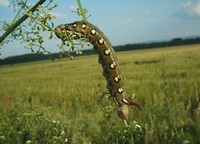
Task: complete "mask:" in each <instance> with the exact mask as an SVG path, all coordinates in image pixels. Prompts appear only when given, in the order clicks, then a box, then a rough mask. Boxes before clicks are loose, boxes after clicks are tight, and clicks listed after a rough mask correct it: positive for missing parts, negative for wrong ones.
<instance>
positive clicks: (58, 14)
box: [51, 12, 68, 18]
mask: <svg viewBox="0 0 200 144" xmlns="http://www.w3.org/2000/svg"><path fill="white" fill-rule="evenodd" d="M51 14H52V15H54V16H56V17H57V18H66V17H68V15H67V14H64V13H58V12H52V13H51Z"/></svg>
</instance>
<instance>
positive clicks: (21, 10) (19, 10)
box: [12, 0, 27, 24]
mask: <svg viewBox="0 0 200 144" xmlns="http://www.w3.org/2000/svg"><path fill="white" fill-rule="evenodd" d="M26 3H27V0H26V2H25V4H26ZM22 9H24V7H23V6H22V7H21V9H20V10H19V11H18V12H17V14H16V16H15V18H14V20H13V22H12V24H13V23H14V22H15V21H16V19H17V18H18V16H19V14H20V13H21V11H22Z"/></svg>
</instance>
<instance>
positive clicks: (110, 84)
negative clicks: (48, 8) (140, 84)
mask: <svg viewBox="0 0 200 144" xmlns="http://www.w3.org/2000/svg"><path fill="white" fill-rule="evenodd" d="M55 34H56V36H57V37H58V38H61V39H62V36H63V35H76V36H77V35H81V36H84V37H86V38H87V39H88V40H89V41H90V42H91V43H92V45H93V47H94V50H95V51H96V53H98V55H99V63H100V64H101V65H102V68H103V76H104V77H105V78H106V80H107V88H108V90H109V92H110V94H111V96H112V97H113V99H114V101H115V103H116V105H117V107H118V116H119V117H120V118H121V119H123V120H127V119H128V116H129V106H131V105H134V106H136V107H137V108H139V109H140V110H141V108H140V106H139V105H138V104H137V103H135V102H134V101H130V100H129V99H128V98H127V93H126V90H125V85H124V82H123V78H122V75H121V71H120V67H119V63H118V60H117V58H116V55H115V51H114V49H113V48H112V46H111V43H110V41H109V40H108V38H107V37H106V36H105V35H104V34H103V32H102V31H101V30H100V29H98V28H97V27H96V26H94V25H92V24H91V23H88V22H84V21H76V22H73V23H70V24H61V25H59V26H58V27H56V28H55Z"/></svg>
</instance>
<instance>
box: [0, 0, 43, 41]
mask: <svg viewBox="0 0 200 144" xmlns="http://www.w3.org/2000/svg"><path fill="white" fill-rule="evenodd" d="M45 1H46V0H39V1H38V2H37V3H36V4H35V5H34V6H33V7H32V8H31V9H30V10H29V11H28V12H27V13H29V12H32V13H33V12H34V11H35V10H36V8H37V7H38V6H39V5H42V4H43V3H44V2H45ZM27 13H26V14H24V15H23V16H22V17H21V18H20V19H19V20H17V21H16V22H15V23H13V24H11V25H10V26H9V27H8V28H7V30H6V32H5V33H4V34H3V35H2V36H1V37H0V43H1V42H2V41H3V40H4V39H5V38H6V37H7V36H8V35H9V34H10V33H11V32H13V31H14V30H15V29H16V28H17V27H18V26H19V25H20V24H21V23H22V22H23V21H25V20H26V19H27V18H28V15H27Z"/></svg>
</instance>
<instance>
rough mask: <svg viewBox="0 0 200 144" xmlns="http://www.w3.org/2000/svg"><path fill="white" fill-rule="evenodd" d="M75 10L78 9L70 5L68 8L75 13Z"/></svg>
mask: <svg viewBox="0 0 200 144" xmlns="http://www.w3.org/2000/svg"><path fill="white" fill-rule="evenodd" d="M77 8H78V7H77V6H74V5H71V6H70V10H71V11H76V10H77Z"/></svg>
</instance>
